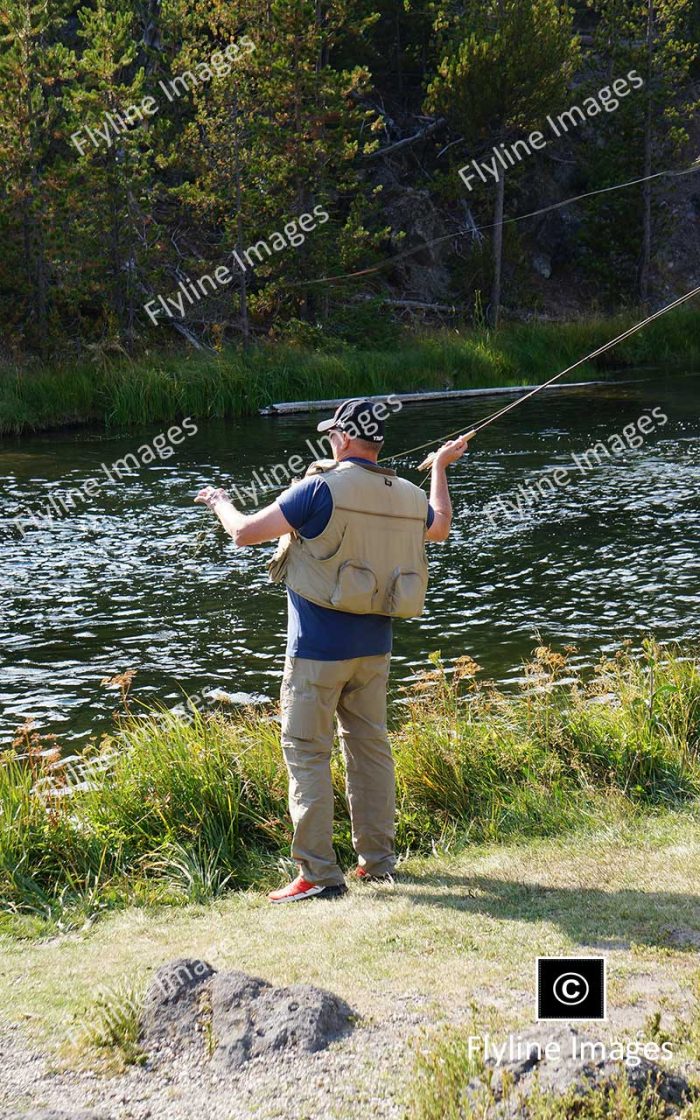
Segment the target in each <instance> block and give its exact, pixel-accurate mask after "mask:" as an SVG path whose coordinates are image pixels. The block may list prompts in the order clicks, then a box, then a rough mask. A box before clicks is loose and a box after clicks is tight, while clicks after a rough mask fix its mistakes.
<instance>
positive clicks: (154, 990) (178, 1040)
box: [141, 958, 214, 1051]
mask: <svg viewBox="0 0 700 1120" xmlns="http://www.w3.org/2000/svg"><path fill="white" fill-rule="evenodd" d="M213 975H214V969H213V968H212V967H211V965H210V964H207V962H206V961H200V960H197V959H196V958H195V959H190V958H182V959H180V960H176V961H170V962H169V963H168V964H164V965H163V966H162V968H159V969H158V971H157V972H156V974H155V976H154V977H153V979H152V980H151V983H150V984H149V987H148V991H147V992H146V1000H145V1003H144V1007H143V1013H142V1016H141V1036H142V1043H143V1046H144V1049H146V1050H149V1051H151V1050H163V1049H165V1048H171V1049H173V1050H182V1049H185V1048H191V1047H193V1046H197V1047H199V1048H201V1046H202V1041H203V1036H202V1030H201V1019H202V1016H203V1014H204V1007H203V997H204V996H205V994H206V991H207V981H208V980H210V979H211V977H212V976H213Z"/></svg>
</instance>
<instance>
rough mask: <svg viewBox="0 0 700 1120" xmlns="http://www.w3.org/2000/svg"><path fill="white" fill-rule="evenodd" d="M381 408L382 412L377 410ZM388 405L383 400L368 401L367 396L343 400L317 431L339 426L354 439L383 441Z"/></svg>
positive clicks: (371, 441) (329, 429)
mask: <svg viewBox="0 0 700 1120" xmlns="http://www.w3.org/2000/svg"><path fill="white" fill-rule="evenodd" d="M377 409H381V412H377V411H375V410H377ZM385 412H386V405H385V404H384V402H383V401H368V400H367V398H366V397H353V398H352V400H349V401H343V403H342V404H341V405H339V406H338V408H337V409H336V410H335V415H334V416H333V417H331V419H330V420H322V421H321V423H320V424H319V425H318V427H317V429H316V431H317V432H329V431H331V429H332V428H338V430H339V431H341V432H347V434H348V435H349V436H352V438H353V439H366V440H369V441H370V443H381V442H382V440H383V439H384V417H383V415H382V414H383V413H385Z"/></svg>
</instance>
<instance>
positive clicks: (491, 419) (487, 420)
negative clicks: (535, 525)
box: [382, 285, 700, 470]
mask: <svg viewBox="0 0 700 1120" xmlns="http://www.w3.org/2000/svg"><path fill="white" fill-rule="evenodd" d="M699 294H700V285H698V287H697V288H693V289H692V290H691V291H690V292H686V293H685V295H682V296H679V297H678V299H674V300H673V302H672V303H668V304H666V306H665V307H660V308H659V310H658V311H654V312H653V314H651V315H648V316H647V318H646V319H642V320H641V321H640V322H639V323H635V324H634V326H632V327H628V329H627V330H626V331H623V332H622V334H619V335H617V337H616V338H612V339H610V341H609V342H605V343H604V344H603V345H602V346H599V347H598V348H597V349H596V350H592V351H591V353H590V354H586V355H585V357H583V358H579V359H578V361H576V362H574V363H573V364H572V365H570V366H567V367H566V369H562V370H560V371H559V373H555V374H554V376H553V377H550V378H548V379H547V381H543V382H542V384H541V385H536V386H535V388H534V389H530V391H529V392H528V393H525V394H524V395H523V396H521V397H518V398H517V400H514V401H511V402H510V404H507V405H505V407H504V408H499V409H498V410H497V411H496V412H492V413H490V414H489V415H488V416H485V417H484V418H483V419H482V420H479V421H478V422H477V423H476V424H475V425H474V427H473V428H472V429H471V430H470V431H469V432H468V433H467V436H468V438H469V439H471V438H472V437H473V436H474V435H476V433H477V432H480V431H482V430H483V429H484V428H487V427H488V426H489V424H493V423H495V421H496V420H498V419H499V418H500V417H501V416H505V414H506V413H507V412H511V411H512V409H514V408H517V407H518V405H521V404H524V403H525V401H526V400H528V399H529V398H530V397H534V396H535V394H536V393H541V392H542V390H543V389H546V388H547V387H548V386H549V385H553V384H554V382H555V381H558V380H559V378H560V377H564V375H565V374H567V373H571V371H572V370H574V369H576V368H577V367H578V366H580V365H583V363H584V362H588V361H591V360H592V359H593V358H597V357H598V356H599V355H600V354H604V353H605V352H606V351H607V350H611V349H612V348H613V346H616V345H617V344H618V342H623V341H624V340H625V339H626V338H630V337H631V336H632V335H633V334H636V333H637V331H640V330H641V329H642V327H646V326H647V325H648V324H649V323H653V322H654V320H655V319H659V318H660V317H661V316H662V315H665V314H666V312H667V311H673V309H674V308H675V307H680V306H681V304H683V303H687V301H688V300H689V299H692V298H693V297H694V296H697V295H699ZM461 431H462V429H461V428H457V429H456V430H455V431H453V432H449V433H448V434H447V435H445V436H441V437H439V438H438V439H431V440H427V441H426V442H425V443H419V444H418V445H417V446H416V447H410V448H409V449H408V450H407V451H400V452H399V453H398V454H396V455H389V456H387V458H389V459H404V458H405V457H406V456H407V455H412V454H413V452H415V451H422V450H423V449H424V448H425V447H432V446H433V444H436V443H444V442H445V440H448V439H452V438H453V437H454V436H457V435H459V433H460V432H461ZM432 459H433V454H431V455H429V456H428V458H427V459H425V460H424V461H423V462H422V463H420V464H419V468H418V469H419V470H425V469H427V467H429V466H430V465H431V463H432ZM382 461H384V460H382Z"/></svg>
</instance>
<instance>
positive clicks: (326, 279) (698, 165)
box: [289, 161, 700, 288]
mask: <svg viewBox="0 0 700 1120" xmlns="http://www.w3.org/2000/svg"><path fill="white" fill-rule="evenodd" d="M698 170H700V162H698V161H696V162H695V163H694V164H692V165H691V166H690V167H685V168H683V170H681V171H671V170H666V171H655V172H654V174H653V175H644V176H643V177H642V178H641V179H628V180H627V182H625V183H615V184H613V186H611V187H598V188H597V190H594V191H586V193H585V194H577V195H574V196H573V197H572V198H565V199H563V200H562V201H561V202H554V203H552V205H551V206H542V207H540V209H539V210H530V211H529V212H528V213H527V214H516V215H515V217H513V218H504V219H503V220H502V221H500V222H488V223H487V224H486V225H483V226H471V227H470V228H469V229H459V230H456V231H455V232H454V233H447V234H444V235H443V236H442V237H436V238H435V240H434V241H426V242H424V243H423V244H422V245H417V246H416V247H415V248H414V249H406V250H405V252H403V253H398V254H397V255H396V256H393V257H386V258H385V259H384V260H383V261H380V262H379V264H375V265H372V266H371V267H370V268H361V269H358V271H357V272H343V273H340V274H339V275H338V276H320V277H319V278H318V279H316V280H298V281H296V282H294V283H292V284H290V285H289V287H292V288H302V287H303V288H306V287H311V285H312V284H332V283H334V282H335V281H337V280H352V279H353V278H354V277H356V276H369V275H370V274H371V273H373V272H378V271H379V270H380V269H381V268H384V267H385V266H386V265H389V264H397V263H398V262H399V261H404V260H406V259H407V257H412V256H413V255H414V254H415V253H420V252H422V251H423V250H424V249H430V248H432V246H433V245H440V244H442V242H443V241H454V240H455V238H457V237H465V236H466V235H467V234H469V233H471V234H474V233H480V232H481V231H482V230H486V229H496V228H497V227H498V226H507V225H510V224H511V223H512V222H523V221H525V219H526V218H537V217H538V216H539V215H540V214H548V213H549V212H550V211H551V210H559V209H560V208H561V207H562V206H569V205H570V204H571V203H572V202H581V201H582V199H584V198H593V197H594V195H598V194H607V193H608V192H609V191H620V190H623V189H624V188H625V187H634V186H637V185H638V184H639V183H648V182H649V181H650V180H651V179H660V178H663V177H664V176H667V175H670V176H680V175H690V174H691V173H692V172H693V171H698Z"/></svg>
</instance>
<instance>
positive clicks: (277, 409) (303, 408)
mask: <svg viewBox="0 0 700 1120" xmlns="http://www.w3.org/2000/svg"><path fill="white" fill-rule="evenodd" d="M611 384H620V382H610V381H572V382H570V383H569V384H568V385H552V386H551V388H548V389H546V390H545V392H555V391H556V390H557V389H558V390H562V389H582V388H585V387H587V386H589V385H611ZM536 388H537V386H536V385H503V386H501V387H499V388H492V389H438V390H430V391H428V392H425V393H378V394H376V395H375V396H371V397H367V398H365V399H366V400H368V401H385V400H386V399H387V397H392V398H393V399H394V400H396V401H401V403H402V404H414V403H415V404H424V403H426V402H429V401H449V400H456V399H459V398H461V397H497V396H502V395H503V394H507V393H516V394H517V393H529V392H531V390H532V389H536ZM344 400H347V398H346V397H334V398H332V399H329V400H323V401H281V402H280V403H279V404H271V405H268V406H267V407H266V408H260V409H258V412H259V414H260V416H285V415H288V414H289V413H292V412H325V411H328V410H330V409H335V408H337V407H338V405H339V404H342V403H343V401H344Z"/></svg>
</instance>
